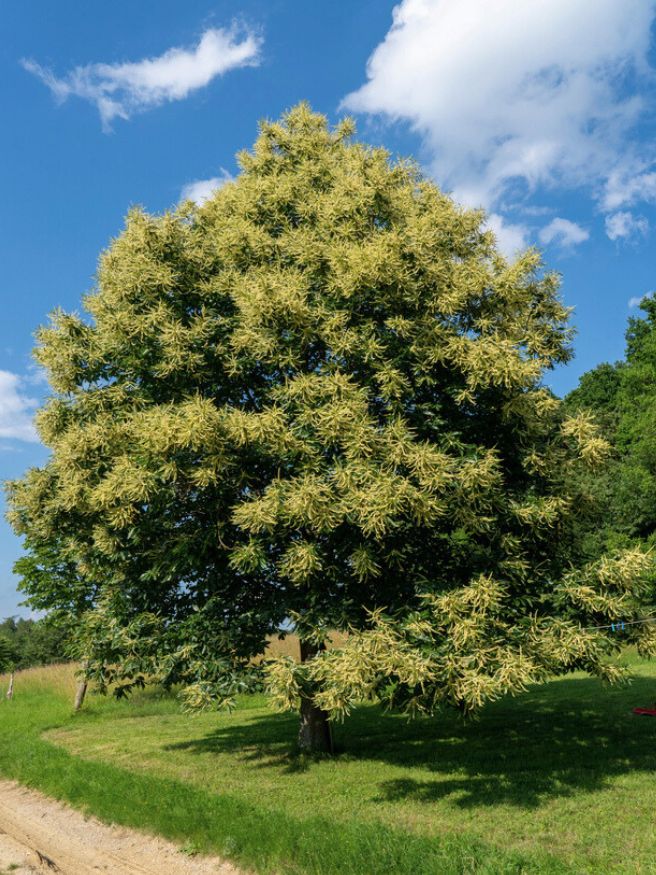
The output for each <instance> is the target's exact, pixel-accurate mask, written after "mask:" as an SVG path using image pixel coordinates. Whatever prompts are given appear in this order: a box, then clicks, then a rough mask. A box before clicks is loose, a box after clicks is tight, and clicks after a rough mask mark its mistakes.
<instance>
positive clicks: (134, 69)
mask: <svg viewBox="0 0 656 875" xmlns="http://www.w3.org/2000/svg"><path fill="white" fill-rule="evenodd" d="M260 45H261V39H260V38H259V37H258V36H256V35H255V34H254V33H252V32H250V31H246V32H244V33H239V32H238V31H237V30H236V29H235V28H234V27H232V28H229V29H227V30H226V29H223V28H210V29H209V30H206V31H205V32H204V33H203V35H202V36H201V38H200V41H199V42H198V45H197V46H195V47H194V48H190V49H184V48H173V49H169V50H168V51H166V52H164V54H163V55H159V57H156V58H145V59H143V60H141V61H135V62H127V63H122V64H87V65H86V66H82V67H75V68H74V69H73V70H71V71H70V72H69V73H67V74H66V75H65V76H63V77H62V78H57V76H55V74H54V73H53V72H52V71H51V70H49V69H47V68H45V67H42V66H41V65H40V64H37V63H36V62H35V61H32V60H23V61H22V64H23V66H24V67H25V69H26V70H29V72H30V73H34V75H35V76H38V77H39V79H41V80H42V81H43V82H44V83H45V84H46V85H47V86H48V88H50V90H51V91H52V93H53V94H54V95H55V97H56V98H57V99H58V100H59V101H64V100H66V99H67V98H68V97H70V96H72V95H75V96H77V97H81V98H83V99H84V100H88V101H89V102H91V103H95V105H96V106H97V108H98V112H99V113H100V118H101V120H102V125H103V129H104V130H109V129H110V126H111V123H112V122H113V120H114V119H115V118H122V119H129V118H130V117H131V116H132V115H134V113H137V112H143V111H144V110H147V109H151V108H152V107H155V106H159V105H160V104H162V103H167V102H169V101H172V100H182V99H183V98H184V97H187V95H188V94H190V93H191V92H192V91H195V90H197V89H198V88H203V87H204V86H206V85H208V84H209V83H210V82H211V81H212V79H214V78H215V77H216V76H221V75H223V74H224V73H226V72H228V70H234V69H236V68H237V67H245V66H254V65H256V64H257V63H258V60H259V51H260Z"/></svg>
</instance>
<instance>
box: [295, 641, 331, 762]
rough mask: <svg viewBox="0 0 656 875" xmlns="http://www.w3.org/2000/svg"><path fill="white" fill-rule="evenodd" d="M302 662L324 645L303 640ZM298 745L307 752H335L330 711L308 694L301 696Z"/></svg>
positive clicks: (314, 654) (315, 653)
mask: <svg viewBox="0 0 656 875" xmlns="http://www.w3.org/2000/svg"><path fill="white" fill-rule="evenodd" d="M300 644H301V662H307V660H308V659H312V657H313V656H316V655H317V653H319V652H320V651H321V650H324V645H323V644H321V645H319V646H317V645H316V644H310V643H309V642H307V641H301V642H300ZM298 746H299V747H300V749H301V750H302V751H304V752H306V753H333V732H332V727H331V725H330V721H329V720H328V712H327V711H324V710H323V709H321V708H319V707H317V705H315V704H314V702H313V701H312V699H311V698H309V697H308V696H302V697H301V725H300V728H299V730H298Z"/></svg>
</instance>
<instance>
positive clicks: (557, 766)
mask: <svg viewBox="0 0 656 875" xmlns="http://www.w3.org/2000/svg"><path fill="white" fill-rule="evenodd" d="M634 669H635V673H636V674H637V679H636V680H635V681H634V683H633V684H632V685H631V686H629V687H625V688H616V689H608V688H605V687H603V686H602V685H601V684H600V683H599V682H597V681H595V680H591V679H589V678H586V677H583V676H578V675H574V676H570V677H567V678H564V679H559V680H555V681H552V682H551V683H549V684H547V685H545V686H542V687H540V688H537V689H535V690H531V691H529V692H528V693H526V694H525V695H523V696H520V697H517V698H515V699H506V700H503V701H501V702H498V703H496V704H494V705H492V706H490V707H488V708H487V709H486V710H485V711H484V713H483V714H482V715H481V717H480V719H479V720H478V721H477V722H474V723H467V724H463V723H462V722H461V720H460V719H459V718H458V717H456V716H454V715H450V714H445V715H442V716H440V717H438V718H435V719H431V720H419V721H415V722H410V723H408V722H407V721H406V720H405V719H403V718H400V717H395V716H390V715H385V714H382V713H380V711H379V710H378V709H376V708H373V707H363V708H361V709H359V710H358V711H357V712H356V713H355V714H354V715H353V716H352V717H351V718H350V719H349V720H348V721H347V722H346V723H345V724H344V725H342V726H338V727H337V728H336V742H337V746H338V749H339V751H340V753H339V755H338V756H336V757H335V758H332V759H331V758H325V759H317V760H313V759H308V758H303V757H300V756H297V755H296V754H295V753H294V752H293V739H294V735H295V730H296V719H295V717H294V716H293V715H280V714H275V713H273V712H271V711H270V710H269V709H268V708H267V706H266V702H265V700H264V699H263V698H262V697H249V698H247V699H244V701H243V702H242V707H240V709H239V710H238V711H236V712H235V713H234V714H232V715H227V714H218V715H217V714H205V715H201V716H197V717H189V716H186V715H183V714H181V713H180V711H179V709H178V706H177V703H176V702H175V701H173V700H171V699H170V698H167V697H163V696H157V695H155V694H153V693H150V694H140V695H139V696H136V697H135V698H134V699H133V700H132V701H131V702H128V703H123V702H114V701H111V700H103V699H100V698H97V697H92V698H91V699H90V701H89V704H88V706H86V710H85V712H83V713H81V714H79V715H73V714H71V709H70V702H71V701H72V699H71V696H72V680H71V678H70V677H69V676H68V675H66V676H65V675H64V674H63V672H64V671H65V670H63V669H50V670H36V671H32V672H26V673H24V674H23V675H21V676H19V677H18V679H17V685H16V698H15V700H14V701H13V702H11V703H7V702H3V703H2V704H0V772H2V773H3V774H5V775H7V776H10V777H16V778H18V779H19V780H22V781H23V782H24V783H26V784H30V785H32V786H35V787H39V788H40V789H43V790H44V791H45V792H48V793H50V794H51V795H55V796H58V797H59V798H64V799H68V800H69V801H71V802H73V803H74V804H76V805H78V806H81V807H85V808H87V809H88V810H90V811H92V812H94V813H96V814H97V815H99V816H100V817H103V818H104V819H107V820H113V821H116V822H120V823H125V824H128V825H134V826H142V827H144V828H147V829H150V830H152V831H156V832H160V833H162V834H164V835H166V836H168V837H170V838H173V839H177V840H178V841H180V842H182V843H183V844H186V845H187V847H188V848H189V849H190V850H194V849H198V850H212V851H214V852H218V853H220V854H223V855H226V856H229V857H231V858H232V859H234V860H236V861H237V862H241V863H243V864H244V865H247V866H249V867H251V868H252V869H253V870H256V871H259V872H294V873H296V872H298V873H304V872H311V873H322V875H323V873H325V875H328V873H335V875H337V873H340V875H341V873H353V875H358V873H362V875H367V873H378V872H381V873H382V872H385V873H393V872H394V873H397V872H398V873H414V875H419V873H436V875H438V873H439V875H442V873H444V875H448V873H468V872H472V873H567V872H569V873H573V872H576V873H595V875H597V873H607V872H608V873H611V872H617V873H652V872H656V825H655V815H656V780H655V778H656V772H655V766H656V758H655V756H654V735H655V734H656V719H651V718H638V717H634V716H633V715H632V714H631V708H632V707H633V706H634V705H638V704H639V705H647V704H649V703H651V702H653V701H654V699H656V665H654V664H646V663H641V662H636V663H635V665H634ZM66 671H69V672H70V669H69V670H66Z"/></svg>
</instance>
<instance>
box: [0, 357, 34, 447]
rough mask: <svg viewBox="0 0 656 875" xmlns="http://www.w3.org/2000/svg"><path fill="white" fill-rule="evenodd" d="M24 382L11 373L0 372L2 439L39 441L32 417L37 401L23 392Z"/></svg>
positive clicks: (0, 429) (0, 423) (0, 428)
mask: <svg viewBox="0 0 656 875" xmlns="http://www.w3.org/2000/svg"><path fill="white" fill-rule="evenodd" d="M22 382H23V381H22V380H21V378H20V377H19V376H18V375H17V374H12V373H11V371H0V438H13V439H16V440H21V441H38V439H39V438H38V437H37V434H36V431H35V429H34V425H33V423H32V416H33V412H34V408H35V407H36V406H37V401H36V400H35V399H34V398H28V397H27V396H26V395H24V394H23V392H22V385H21V384H22Z"/></svg>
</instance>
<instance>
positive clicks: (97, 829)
mask: <svg viewBox="0 0 656 875" xmlns="http://www.w3.org/2000/svg"><path fill="white" fill-rule="evenodd" d="M9 872H11V875H27V873H35V872H38V873H42V872H49V873H51V875H55V873H59V875H99V873H102V872H104V873H109V875H239V870H237V869H236V868H235V867H234V866H232V865H231V864H230V863H227V862H225V861H222V860H219V859H218V858H216V857H189V856H186V855H185V854H183V853H182V852H181V851H180V850H179V849H178V848H177V847H176V846H175V845H173V844H171V843H170V842H167V841H165V840H164V839H159V838H154V837H153V836H149V835H145V834H142V833H140V832H136V831H134V830H129V829H124V828H123V827H116V826H107V825H106V824H104V823H100V821H98V820H96V819H95V818H93V817H85V816H84V815H83V814H81V813H80V812H79V811H75V810H74V809H72V808H69V807H68V806H67V805H63V804H62V803H60V802H55V801H54V800H52V799H48V798H47V797H46V796H43V795H41V793H37V792H36V791H34V790H27V789H26V788H25V787H21V786H20V785H19V784H15V783H14V782H11V781H0V875H5V873H9Z"/></svg>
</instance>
